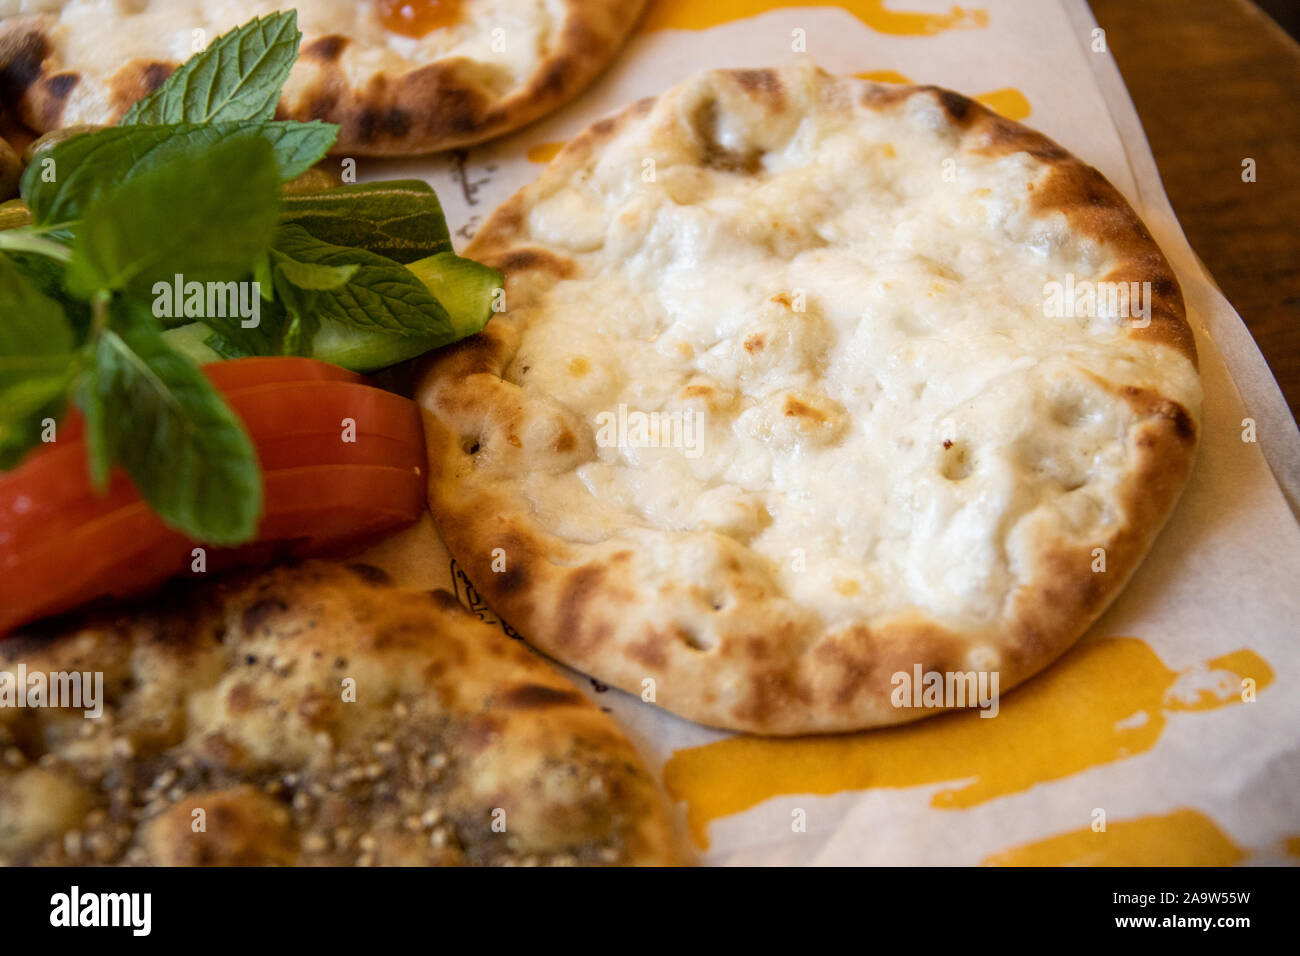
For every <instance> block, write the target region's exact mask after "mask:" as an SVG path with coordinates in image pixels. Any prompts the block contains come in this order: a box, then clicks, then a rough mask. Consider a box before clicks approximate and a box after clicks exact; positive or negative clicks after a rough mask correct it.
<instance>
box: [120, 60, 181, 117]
mask: <svg viewBox="0 0 1300 956" xmlns="http://www.w3.org/2000/svg"><path fill="white" fill-rule="evenodd" d="M175 69H176V64H174V63H164V62H162V61H160V60H131V61H130V62H129V63H127V64H126V65H125V66H123V67H122V68H121V69H120V70H118V71H117V72H116V73H114V74H113V76H112V78H111V79H110V80H109V87H110V89H111V96H112V99H113V103H114V104H115V105H117V106H118V107H119V108H126V107H128V106H130V105H131V104H133V103H135V102H136V101H137V100H140V99H143V98H144V97H146V96H148V95H149V94H150V93H152V92H154V91H155V90H156V89H158V87H160V86H162V85H163V83H164V82H166V80H167V77H169V76H171V75H172V71H174V70H175Z"/></svg>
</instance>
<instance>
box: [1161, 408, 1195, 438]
mask: <svg viewBox="0 0 1300 956" xmlns="http://www.w3.org/2000/svg"><path fill="white" fill-rule="evenodd" d="M1160 416H1161V417H1162V418H1165V419H1167V420H1168V421H1169V422H1170V423H1171V424H1172V425H1173V426H1174V434H1175V435H1177V436H1178V437H1179V438H1180V439H1181V440H1182V441H1184V442H1191V441H1194V440H1195V438H1196V423H1195V422H1194V421H1192V416H1191V415H1189V414H1188V413H1187V409H1185V408H1183V406H1182V405H1180V404H1178V403H1177V402H1173V401H1168V400H1166V401H1164V402H1163V403H1161V407H1160Z"/></svg>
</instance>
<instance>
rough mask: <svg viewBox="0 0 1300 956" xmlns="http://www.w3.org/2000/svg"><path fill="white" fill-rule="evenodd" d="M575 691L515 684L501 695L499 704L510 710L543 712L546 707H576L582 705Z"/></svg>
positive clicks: (537, 685) (581, 698) (581, 697)
mask: <svg viewBox="0 0 1300 956" xmlns="http://www.w3.org/2000/svg"><path fill="white" fill-rule="evenodd" d="M583 700H584V698H583V696H582V695H581V694H579V693H578V692H577V691H576V690H563V689H559V688H555V687H547V686H545V685H543V684H517V685H515V686H514V687H511V688H510V689H509V690H507V691H506V692H505V693H504V694H502V695H501V704H502V706H504V707H509V708H511V709H512V710H545V709H546V708H548V707H576V706H578V705H580V704H581V703H583Z"/></svg>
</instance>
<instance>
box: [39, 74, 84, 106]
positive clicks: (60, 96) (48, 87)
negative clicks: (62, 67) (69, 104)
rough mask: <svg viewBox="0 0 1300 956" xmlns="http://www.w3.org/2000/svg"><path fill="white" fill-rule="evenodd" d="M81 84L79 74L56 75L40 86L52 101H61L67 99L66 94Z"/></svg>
mask: <svg viewBox="0 0 1300 956" xmlns="http://www.w3.org/2000/svg"><path fill="white" fill-rule="evenodd" d="M80 82H81V74H80V73H56V74H55V75H54V76H51V77H50V78H49V79H47V80H45V81H44V82H43V83H42V84H41V85H42V86H43V87H44V88H45V92H47V93H49V95H50V97H51V98H52V99H54V100H58V101H62V100H66V99H67V98H68V94H69V93H71V92H72V91H73V89H74V88H75V87H76V85H77V84H78V83H80Z"/></svg>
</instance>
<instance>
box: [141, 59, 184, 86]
mask: <svg viewBox="0 0 1300 956" xmlns="http://www.w3.org/2000/svg"><path fill="white" fill-rule="evenodd" d="M175 69H176V67H175V66H173V65H172V64H170V63H158V62H154V63H150V64H149V65H148V66H146V67H145V68H144V75H143V77H142V78H141V82H142V84H143V85H144V87H145V89H146V90H148V91H149V92H150V93H152V92H154V91H155V90H157V89H158V87H160V86H162V85H163V84H164V83H166V82H167V77H169V76H171V75H172V71H173V70H175Z"/></svg>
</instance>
